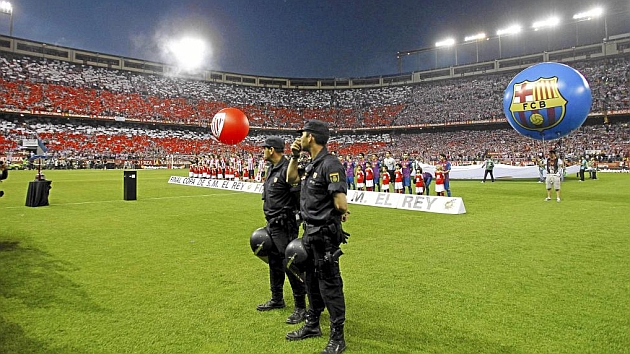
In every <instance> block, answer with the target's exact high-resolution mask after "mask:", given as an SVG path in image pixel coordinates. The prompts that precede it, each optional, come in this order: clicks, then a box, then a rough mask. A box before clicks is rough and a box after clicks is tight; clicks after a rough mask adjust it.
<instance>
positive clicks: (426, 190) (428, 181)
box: [423, 176, 433, 195]
mask: <svg viewBox="0 0 630 354" xmlns="http://www.w3.org/2000/svg"><path fill="white" fill-rule="evenodd" d="M424 177H426V178H423V180H424V194H426V195H429V190H430V189H431V181H432V180H433V177H431V176H424Z"/></svg>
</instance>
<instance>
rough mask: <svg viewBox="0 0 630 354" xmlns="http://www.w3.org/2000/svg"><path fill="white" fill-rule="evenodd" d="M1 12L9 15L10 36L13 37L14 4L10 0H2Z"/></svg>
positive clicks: (0, 3)
mask: <svg viewBox="0 0 630 354" xmlns="http://www.w3.org/2000/svg"><path fill="white" fill-rule="evenodd" d="M0 13H3V14H6V15H9V17H10V19H9V37H13V5H11V3H10V2H8V1H0Z"/></svg>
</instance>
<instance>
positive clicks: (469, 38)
mask: <svg viewBox="0 0 630 354" xmlns="http://www.w3.org/2000/svg"><path fill="white" fill-rule="evenodd" d="M482 39H486V34H485V33H483V32H481V33H477V34H473V35H472V36H466V37H465V38H464V42H470V41H479V40H482Z"/></svg>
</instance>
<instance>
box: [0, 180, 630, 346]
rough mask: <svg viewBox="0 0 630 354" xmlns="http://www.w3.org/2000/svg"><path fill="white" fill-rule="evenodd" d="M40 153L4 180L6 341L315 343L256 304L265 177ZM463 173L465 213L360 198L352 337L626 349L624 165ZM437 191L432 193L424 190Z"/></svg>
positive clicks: (352, 340)
mask: <svg viewBox="0 0 630 354" xmlns="http://www.w3.org/2000/svg"><path fill="white" fill-rule="evenodd" d="M45 173H46V177H47V178H48V179H50V180H52V181H53V182H52V187H53V188H52V190H51V192H50V206H47V207H38V208H29V207H25V206H24V204H25V200H26V191H27V185H28V181H30V180H32V179H33V178H34V176H35V172H34V171H11V172H10V175H9V178H8V179H7V180H5V181H4V182H2V183H0V189H2V190H4V191H5V193H6V194H5V196H4V197H2V198H1V199H0V213H1V214H0V215H1V216H2V218H1V220H2V227H1V228H0V353H318V352H319V351H320V350H321V349H322V348H323V347H324V346H325V344H326V342H327V338H328V333H329V329H328V315H327V313H326V312H324V315H323V316H322V330H323V331H324V336H323V337H322V338H314V339H307V340H304V341H298V342H288V341H286V340H285V339H284V335H285V333H286V332H288V331H290V330H293V329H295V328H296V326H292V325H287V324H285V323H284V320H285V319H286V317H287V316H288V315H289V314H290V313H291V312H292V310H293V299H292V296H291V294H290V287H289V285H288V282H286V284H285V299H286V300H287V308H285V309H283V310H276V311H269V312H264V313H263V312H258V311H256V305H257V304H258V303H261V302H264V301H266V300H268V298H269V296H270V292H269V281H268V270H267V267H266V265H265V264H264V263H263V262H262V261H260V260H259V259H258V258H257V257H255V256H254V255H253V254H252V252H251V250H250V247H249V236H250V235H251V233H252V231H253V230H254V229H256V228H258V227H260V226H263V225H264V217H263V213H262V201H261V200H260V195H257V194H250V193H240V192H231V191H223V190H217V189H208V188H198V187H188V186H180V185H172V184H168V183H167V181H168V178H169V176H171V175H187V173H188V171H187V170H154V171H151V170H140V171H138V200H136V201H124V200H123V172H122V171H120V170H118V171H95V170H82V171H45ZM598 177H599V179H598V180H588V179H587V180H586V181H585V182H583V183H580V182H578V180H577V178H576V177H575V176H568V178H567V180H566V181H565V182H564V183H563V184H562V193H563V195H562V201H561V202H560V203H557V202H556V201H555V196H554V199H553V200H552V201H549V202H545V201H544V198H545V196H546V193H545V188H544V184H540V183H537V182H536V181H534V180H519V181H516V180H514V181H497V182H495V183H489V182H487V183H485V184H481V183H479V181H453V182H451V188H452V191H453V195H454V196H459V197H462V198H463V200H464V204H465V207H466V212H467V213H466V214H463V215H444V214H434V213H424V212H414V211H404V210H392V209H386V208H375V207H367V206H356V205H350V210H351V212H352V214H351V215H350V219H349V221H348V222H347V223H345V225H344V228H345V229H346V231H348V232H349V233H350V234H351V236H350V239H349V242H348V244H346V245H344V246H343V247H342V248H343V251H344V253H345V255H343V256H342V257H341V259H340V263H341V271H342V274H343V279H344V290H345V294H346V306H347V316H346V317H347V322H346V342H347V345H348V350H347V352H348V353H628V352H630V349H629V348H630V238H629V237H630V217H629V216H630V174H614V173H608V174H606V173H600V174H599V176H598ZM432 194H434V193H432Z"/></svg>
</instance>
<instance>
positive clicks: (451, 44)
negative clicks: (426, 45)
mask: <svg viewBox="0 0 630 354" xmlns="http://www.w3.org/2000/svg"><path fill="white" fill-rule="evenodd" d="M443 47H455V65H457V45H456V44H455V39H453V38H448V39H445V40H442V41H438V42H436V43H435V67H436V68H437V51H438V49H440V48H443Z"/></svg>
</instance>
